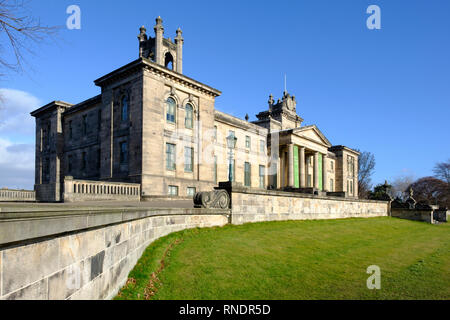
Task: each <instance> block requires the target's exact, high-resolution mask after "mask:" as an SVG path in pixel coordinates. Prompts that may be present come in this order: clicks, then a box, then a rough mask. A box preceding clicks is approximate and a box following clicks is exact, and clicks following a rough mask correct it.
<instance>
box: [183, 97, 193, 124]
mask: <svg viewBox="0 0 450 320" xmlns="http://www.w3.org/2000/svg"><path fill="white" fill-rule="evenodd" d="M184 124H185V126H186V128H188V129H192V127H193V126H194V108H193V107H192V106H191V105H190V104H189V103H188V104H187V105H186V117H185V119H184Z"/></svg>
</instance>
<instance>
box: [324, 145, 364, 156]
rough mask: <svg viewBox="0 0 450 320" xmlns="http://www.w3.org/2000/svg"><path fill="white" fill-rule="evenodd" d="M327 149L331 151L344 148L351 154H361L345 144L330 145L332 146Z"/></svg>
mask: <svg viewBox="0 0 450 320" xmlns="http://www.w3.org/2000/svg"><path fill="white" fill-rule="evenodd" d="M328 150H329V151H331V152H335V151H342V150H345V151H348V152H350V153H353V154H355V155H357V156H359V155H360V154H361V153H360V152H358V151H356V150H353V149H351V148H349V147H346V146H332V147H331V148H329V149H328Z"/></svg>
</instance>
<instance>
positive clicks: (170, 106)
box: [166, 98, 177, 123]
mask: <svg viewBox="0 0 450 320" xmlns="http://www.w3.org/2000/svg"><path fill="white" fill-rule="evenodd" d="M166 104H167V111H166V120H167V121H168V122H173V123H175V109H176V105H177V104H176V102H175V100H174V99H173V98H168V99H167V102H166Z"/></svg>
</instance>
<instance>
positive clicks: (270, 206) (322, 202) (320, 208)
mask: <svg viewBox="0 0 450 320" xmlns="http://www.w3.org/2000/svg"><path fill="white" fill-rule="evenodd" d="M231 202H232V211H233V214H232V218H231V220H232V223H233V224H243V223H248V222H261V221H277V220H319V219H342V218H370V217H383V216H388V215H389V207H390V204H389V202H387V201H370V200H358V199H348V198H339V197H321V196H314V195H307V194H300V193H292V192H282V191H271V190H256V189H247V188H238V187H233V188H232V190H231Z"/></svg>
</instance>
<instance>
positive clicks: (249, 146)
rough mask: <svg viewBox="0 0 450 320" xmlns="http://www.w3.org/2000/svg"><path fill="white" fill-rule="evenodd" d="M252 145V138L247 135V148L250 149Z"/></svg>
mask: <svg viewBox="0 0 450 320" xmlns="http://www.w3.org/2000/svg"><path fill="white" fill-rule="evenodd" d="M251 146H252V140H251V138H250V137H249V136H245V147H246V148H247V149H250V148H251Z"/></svg>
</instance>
